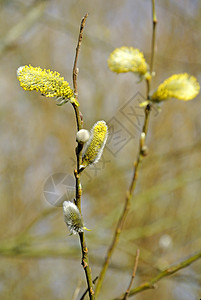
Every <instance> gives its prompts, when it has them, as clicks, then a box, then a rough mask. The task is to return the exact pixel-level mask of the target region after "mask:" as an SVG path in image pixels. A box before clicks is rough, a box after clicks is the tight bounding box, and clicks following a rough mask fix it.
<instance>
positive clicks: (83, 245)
mask: <svg viewBox="0 0 201 300" xmlns="http://www.w3.org/2000/svg"><path fill="white" fill-rule="evenodd" d="M87 17H88V14H86V15H85V16H84V17H83V19H82V21H81V25H80V32H79V36H78V43H77V47H76V53H75V60H74V66H73V88H74V97H75V100H76V101H75V103H72V105H73V108H74V111H75V116H76V123H77V130H78V131H79V130H80V129H81V128H82V118H81V113H80V111H79V108H78V106H77V104H76V103H78V91H77V76H78V67H77V63H78V56H79V53H80V47H81V43H82V37H83V31H84V27H85V23H86V19H87ZM76 157H77V169H76V170H75V171H74V175H75V180H76V199H75V204H76V205H77V207H78V209H79V211H80V213H81V196H82V188H81V181H80V174H79V169H80V163H81V159H82V145H80V144H78V145H77V147H76ZM79 237H80V245H81V251H82V263H81V264H82V266H83V269H84V272H85V276H86V281H87V286H88V292H89V298H90V300H94V299H95V298H94V291H93V282H92V276H91V269H90V267H89V257H88V249H87V245H86V241H85V235H84V232H81V233H79Z"/></svg>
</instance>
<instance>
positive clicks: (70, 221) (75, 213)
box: [63, 201, 85, 234]
mask: <svg viewBox="0 0 201 300" xmlns="http://www.w3.org/2000/svg"><path fill="white" fill-rule="evenodd" d="M63 213H64V221H65V223H66V225H67V227H68V229H69V231H70V233H71V234H76V233H79V232H83V229H85V228H84V227H83V221H82V216H81V214H80V212H79V210H78V208H77V206H76V205H75V204H74V203H73V202H71V201H64V203H63Z"/></svg>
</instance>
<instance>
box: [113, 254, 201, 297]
mask: <svg viewBox="0 0 201 300" xmlns="http://www.w3.org/2000/svg"><path fill="white" fill-rule="evenodd" d="M200 258H201V252H198V253H196V254H193V255H191V256H189V257H188V258H185V259H184V260H182V261H180V262H179V263H177V264H174V265H171V266H168V267H167V268H166V269H165V270H163V271H162V272H160V273H159V274H158V275H156V276H155V277H153V278H152V279H151V280H149V281H147V282H145V283H143V284H141V285H140V286H138V287H136V288H134V289H131V290H130V293H129V297H130V296H133V295H136V294H138V293H141V292H143V291H145V290H148V289H154V288H156V283H157V282H158V281H159V280H161V279H162V278H164V277H168V276H170V275H172V274H174V273H176V272H178V271H179V270H181V269H184V268H186V267H188V266H189V265H191V264H192V263H194V262H195V261H197V260H198V259H200ZM123 297H124V294H123V295H122V296H120V297H118V298H115V299H113V300H122V299H124V298H123Z"/></svg>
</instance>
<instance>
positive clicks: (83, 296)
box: [80, 276, 98, 300]
mask: <svg viewBox="0 0 201 300" xmlns="http://www.w3.org/2000/svg"><path fill="white" fill-rule="evenodd" d="M97 279H98V276H96V278H95V279H94V280H93V284H95V283H96V280H97ZM87 292H88V289H87V290H86V291H85V292H84V294H83V295H82V297H81V298H80V300H83V299H84V298H85V296H86V294H87Z"/></svg>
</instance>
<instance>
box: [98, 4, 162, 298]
mask: <svg viewBox="0 0 201 300" xmlns="http://www.w3.org/2000/svg"><path fill="white" fill-rule="evenodd" d="M152 19H153V24H154V25H153V31H152V44H151V51H152V52H154V51H155V28H156V12H155V0H152ZM153 63H154V53H152V54H151V69H153ZM150 81H151V78H150V79H147V80H146V84H147V91H146V93H147V95H146V96H147V100H148V99H149V92H150ZM150 112H151V104H148V105H147V106H146V107H145V118H144V124H143V127H142V133H141V137H140V143H139V144H140V145H139V151H138V154H137V161H136V162H135V163H134V170H133V177H132V180H131V183H130V186H129V189H128V191H127V194H126V198H125V204H124V208H123V211H122V213H121V215H120V217H119V220H118V223H117V226H116V229H115V232H114V235H113V239H112V243H111V245H110V247H109V249H108V252H107V255H106V257H105V262H104V264H103V267H102V270H101V272H100V275H99V278H98V282H97V285H96V290H95V295H96V296H97V295H98V294H99V292H100V289H101V286H102V283H103V279H104V277H105V273H106V271H107V269H108V266H109V262H110V259H111V256H112V254H113V252H114V250H115V247H116V245H117V243H118V241H119V236H120V233H121V231H122V229H123V226H124V223H125V220H126V217H127V214H128V211H129V208H130V203H131V198H132V195H133V193H134V191H135V187H136V183H137V178H138V170H139V167H140V165H141V162H142V160H143V158H144V157H145V156H146V155H147V151H145V149H146V146H145V140H146V136H147V131H148V125H149V117H150Z"/></svg>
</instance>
